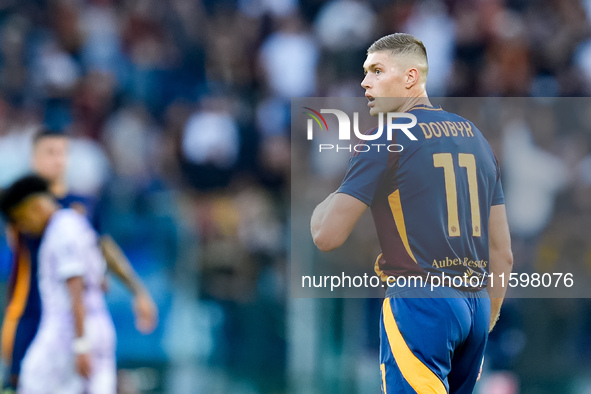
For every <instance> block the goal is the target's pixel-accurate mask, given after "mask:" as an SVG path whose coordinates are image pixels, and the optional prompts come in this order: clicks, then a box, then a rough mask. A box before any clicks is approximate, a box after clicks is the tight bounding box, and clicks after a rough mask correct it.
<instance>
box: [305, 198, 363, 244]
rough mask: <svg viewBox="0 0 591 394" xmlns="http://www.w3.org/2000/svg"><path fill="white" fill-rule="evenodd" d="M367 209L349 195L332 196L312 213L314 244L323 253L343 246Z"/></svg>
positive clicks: (311, 226) (311, 224) (311, 227)
mask: <svg viewBox="0 0 591 394" xmlns="http://www.w3.org/2000/svg"><path fill="white" fill-rule="evenodd" d="M366 209H367V205H366V204H365V203H364V202H361V201H360V200H358V199H357V198H355V197H352V196H350V195H348V194H345V193H339V192H334V193H332V194H330V195H329V196H328V197H327V198H326V199H325V200H324V201H323V202H321V203H320V204H319V205H318V206H317V207H316V209H315V210H314V213H312V220H311V221H310V230H311V233H312V238H313V240H314V244H316V246H317V247H318V249H320V250H321V251H323V252H329V251H331V250H334V249H336V248H338V247H339V246H341V245H342V244H343V243H345V241H346V240H347V238H348V237H349V235H350V234H351V231H353V228H354V227H355V224H356V223H357V222H358V221H359V218H360V217H361V215H362V214H363V212H365V210H366Z"/></svg>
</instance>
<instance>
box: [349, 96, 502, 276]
mask: <svg viewBox="0 0 591 394" xmlns="http://www.w3.org/2000/svg"><path fill="white" fill-rule="evenodd" d="M408 112H409V113H412V114H414V115H415V116H416V117H417V125H416V126H415V127H413V128H412V129H410V131H411V132H412V134H414V136H415V137H416V138H417V139H418V141H412V140H411V139H410V138H409V137H408V136H406V135H405V133H403V132H402V131H401V130H395V131H394V132H393V135H392V140H391V141H389V140H387V133H386V132H385V131H384V133H382V136H381V137H380V138H379V139H378V140H376V141H368V142H367V143H366V145H367V146H368V147H369V148H371V149H358V150H362V151H363V152H361V153H356V154H355V155H354V156H353V157H352V158H351V160H350V163H349V168H348V170H347V173H346V175H345V179H344V180H343V183H342V185H341V187H340V188H339V190H338V192H340V193H346V194H349V195H351V196H353V197H355V198H357V199H359V200H361V201H363V202H364V203H365V204H367V205H368V206H370V208H371V212H372V215H373V218H374V222H375V225H376V229H377V234H378V238H379V242H380V246H381V249H382V254H381V255H380V256H379V257H378V259H377V261H376V264H375V269H376V272H377V273H378V275H380V276H381V278H382V279H383V280H386V279H387V277H388V276H394V277H396V276H401V275H404V276H408V275H420V276H423V277H426V276H427V275H434V274H435V275H440V274H442V273H445V274H448V275H453V276H456V275H460V276H468V277H470V276H472V275H476V276H478V277H479V278H483V276H484V275H485V274H487V273H488V272H489V249H488V221H489V215H490V208H491V206H492V205H496V204H504V196H503V190H502V187H501V180H500V171H499V165H498V162H497V159H496V157H495V156H494V154H493V152H492V149H491V147H490V145H489V144H488V142H487V141H486V140H485V138H484V137H483V135H482V133H481V132H480V130H478V128H477V127H476V126H475V125H474V124H473V123H472V122H470V121H468V120H466V119H464V118H462V117H460V116H458V115H455V114H452V113H448V112H446V111H444V110H442V109H441V108H433V107H428V106H424V105H419V106H416V107H414V108H413V109H411V110H410V111H408ZM406 121H407V120H406V119H405V122H406ZM401 123H404V122H401ZM376 130H377V129H374V130H371V131H370V133H375V132H376ZM380 144H383V145H382V146H379V145H380ZM393 144H398V145H402V146H403V149H402V151H400V152H396V150H400V149H399V148H398V149H397V148H396V147H394V148H392V149H391V150H392V152H390V151H388V149H386V148H385V147H386V146H388V145H393ZM378 148H380V149H378ZM483 283H486V282H483Z"/></svg>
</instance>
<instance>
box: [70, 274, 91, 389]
mask: <svg viewBox="0 0 591 394" xmlns="http://www.w3.org/2000/svg"><path fill="white" fill-rule="evenodd" d="M66 284H67V286H68V291H69V292H70V298H71V300H72V314H73V316H74V334H75V338H74V341H73V343H72V348H73V349H72V350H73V351H74V354H75V355H76V369H77V370H78V373H79V374H80V375H82V376H83V377H85V378H88V377H89V376H90V371H91V365H90V355H89V352H90V344H89V343H88V339H87V338H85V337H84V316H85V314H86V309H85V308H84V301H83V295H84V280H83V279H82V277H81V276H74V277H71V278H68V279H67V280H66Z"/></svg>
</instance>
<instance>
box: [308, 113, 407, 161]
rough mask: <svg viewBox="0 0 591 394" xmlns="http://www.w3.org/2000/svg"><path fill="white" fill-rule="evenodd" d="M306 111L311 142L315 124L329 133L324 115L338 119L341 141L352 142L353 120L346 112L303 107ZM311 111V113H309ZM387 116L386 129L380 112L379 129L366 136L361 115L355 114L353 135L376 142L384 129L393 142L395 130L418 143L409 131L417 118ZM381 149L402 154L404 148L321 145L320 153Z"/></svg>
mask: <svg viewBox="0 0 591 394" xmlns="http://www.w3.org/2000/svg"><path fill="white" fill-rule="evenodd" d="M303 108H304V109H306V110H307V111H306V112H303V113H304V114H306V115H308V116H310V119H308V123H307V132H308V134H307V135H308V140H309V141H311V140H313V139H314V122H316V124H318V126H319V128H320V130H321V131H324V130H325V129H326V131H328V124H327V122H326V119H325V118H324V116H322V114H333V115H335V116H336V117H337V121H338V124H339V130H338V131H339V141H350V140H351V120H350V118H349V115H347V114H346V113H345V112H344V111H341V110H338V109H324V108H323V109H321V110H320V112H318V111H316V110H314V109H312V108H310V107H303ZM308 111H309V112H308ZM385 115H386V116H385V117H386V120H387V121H386V127H384V113H383V112H380V113H379V114H378V128H377V129H376V131H375V132H374V133H369V134H364V133H362V132H360V131H359V113H358V112H353V133H354V134H355V136H356V137H357V138H358V139H359V140H361V141H375V140H377V139H378V138H380V137H381V136H382V134H383V133H384V129H385V130H386V133H387V138H388V141H392V138H393V137H392V136H393V134H394V130H400V131H402V132H403V133H404V134H405V135H406V136H407V137H408V138H409V139H410V140H411V141H417V137H415V136H414V134H413V133H411V131H410V130H409V129H411V128H413V127H414V126H416V125H417V117H416V116H415V115H413V114H409V113H406V112H388V113H386V114H385ZM401 118H403V119H409V120H410V122H407V123H396V122H394V120H395V119H401ZM380 148H385V149H388V151H389V152H401V151H402V150H403V149H404V148H403V146H402V145H400V144H389V145H387V144H367V143H361V144H357V145H352V144H349V145H344V146H343V145H339V144H337V145H334V144H319V145H318V149H319V152H322V151H326V150H333V151H336V152H339V151H341V150H347V151H349V152H353V151H355V152H368V151H370V150H371V149H377V150H378V152H379V151H380Z"/></svg>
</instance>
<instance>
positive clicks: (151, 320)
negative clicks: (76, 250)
mask: <svg viewBox="0 0 591 394" xmlns="http://www.w3.org/2000/svg"><path fill="white" fill-rule="evenodd" d="M100 246H101V250H102V252H103V256H104V257H105V260H106V261H107V267H108V268H109V270H110V271H111V272H113V273H114V274H115V275H116V276H117V277H118V278H119V279H120V280H121V282H123V284H124V285H125V286H126V287H127V288H128V289H129V291H131V293H132V294H133V296H134V301H133V310H134V314H135V318H136V322H135V325H136V327H137V329H138V330H139V331H140V332H142V333H144V334H148V333H150V332H152V331H154V328H156V324H157V320H158V309H157V308H156V304H154V301H153V300H152V297H151V296H150V293H149V292H148V290H147V289H146V287H145V286H144V284H143V283H142V281H141V279H140V278H139V276H138V275H137V273H136V272H135V270H134V269H133V267H132V266H131V263H130V262H129V260H128V259H127V257H125V254H124V253H123V251H122V250H121V248H120V247H119V245H117V243H116V242H115V241H114V240H113V238H111V236H109V235H103V236H101V238H100Z"/></svg>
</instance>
